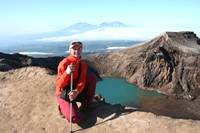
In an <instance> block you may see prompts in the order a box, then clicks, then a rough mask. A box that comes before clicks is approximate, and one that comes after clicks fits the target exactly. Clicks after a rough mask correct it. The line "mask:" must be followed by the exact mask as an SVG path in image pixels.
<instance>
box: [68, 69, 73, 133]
mask: <svg viewBox="0 0 200 133" xmlns="http://www.w3.org/2000/svg"><path fill="white" fill-rule="evenodd" d="M72 90H73V72H71V82H70V91H72ZM69 117H70V133H72V101H70V114H69Z"/></svg>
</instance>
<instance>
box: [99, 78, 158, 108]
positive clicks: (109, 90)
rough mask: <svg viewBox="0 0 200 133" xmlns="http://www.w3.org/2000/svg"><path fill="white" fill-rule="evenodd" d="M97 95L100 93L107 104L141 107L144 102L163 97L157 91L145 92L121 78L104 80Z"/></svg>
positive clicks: (100, 83) (100, 82)
mask: <svg viewBox="0 0 200 133" xmlns="http://www.w3.org/2000/svg"><path fill="white" fill-rule="evenodd" d="M96 91H97V93H100V94H101V95H102V96H103V97H104V98H105V101H106V102H107V103H111V104H122V105H129V106H131V105H132V106H140V104H141V103H143V101H144V100H148V99H151V98H155V97H158V98H159V97H161V94H159V93H157V92H155V91H145V90H142V89H139V88H138V87H136V86H134V85H132V84H129V83H128V82H126V81H125V80H124V79H120V78H109V77H107V78H103V80H102V81H99V82H98V83H97V90H96Z"/></svg>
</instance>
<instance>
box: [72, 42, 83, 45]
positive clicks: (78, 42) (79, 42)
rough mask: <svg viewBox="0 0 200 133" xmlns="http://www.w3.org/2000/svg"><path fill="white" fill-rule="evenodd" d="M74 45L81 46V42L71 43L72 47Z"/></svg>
mask: <svg viewBox="0 0 200 133" xmlns="http://www.w3.org/2000/svg"><path fill="white" fill-rule="evenodd" d="M74 44H79V45H82V42H73V43H72V45H74Z"/></svg>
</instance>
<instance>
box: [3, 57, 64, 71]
mask: <svg viewBox="0 0 200 133" xmlns="http://www.w3.org/2000/svg"><path fill="white" fill-rule="evenodd" d="M63 58H64V57H48V58H32V57H29V56H26V55H21V54H4V53H0V71H8V70H11V69H17V68H21V67H27V66H40V67H43V68H48V69H50V70H52V72H53V73H56V72H57V66H58V63H59V62H60V61H61V60H62V59H63Z"/></svg>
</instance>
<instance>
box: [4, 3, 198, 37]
mask: <svg viewBox="0 0 200 133" xmlns="http://www.w3.org/2000/svg"><path fill="white" fill-rule="evenodd" d="M199 5H200V1H198V0H188V1H185V0H165V1H164V0H163V1H162V0H151V1H150V0H4V1H1V2H0V20H1V21H0V29H1V30H0V37H2V36H3V37H4V36H17V35H25V34H26V35H27V34H36V33H42V32H49V31H55V30H59V29H62V28H65V27H67V26H69V25H71V24H74V23H78V22H87V23H91V24H100V23H102V22H109V21H121V22H123V23H126V24H131V25H140V26H148V27H151V26H153V27H162V26H163V25H164V27H165V28H166V29H165V30H170V28H171V27H179V28H180V29H181V28H185V27H187V28H186V29H188V30H197V31H198V30H199V31H200V15H199V13H200V8H199ZM168 28H169V29H168Z"/></svg>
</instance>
